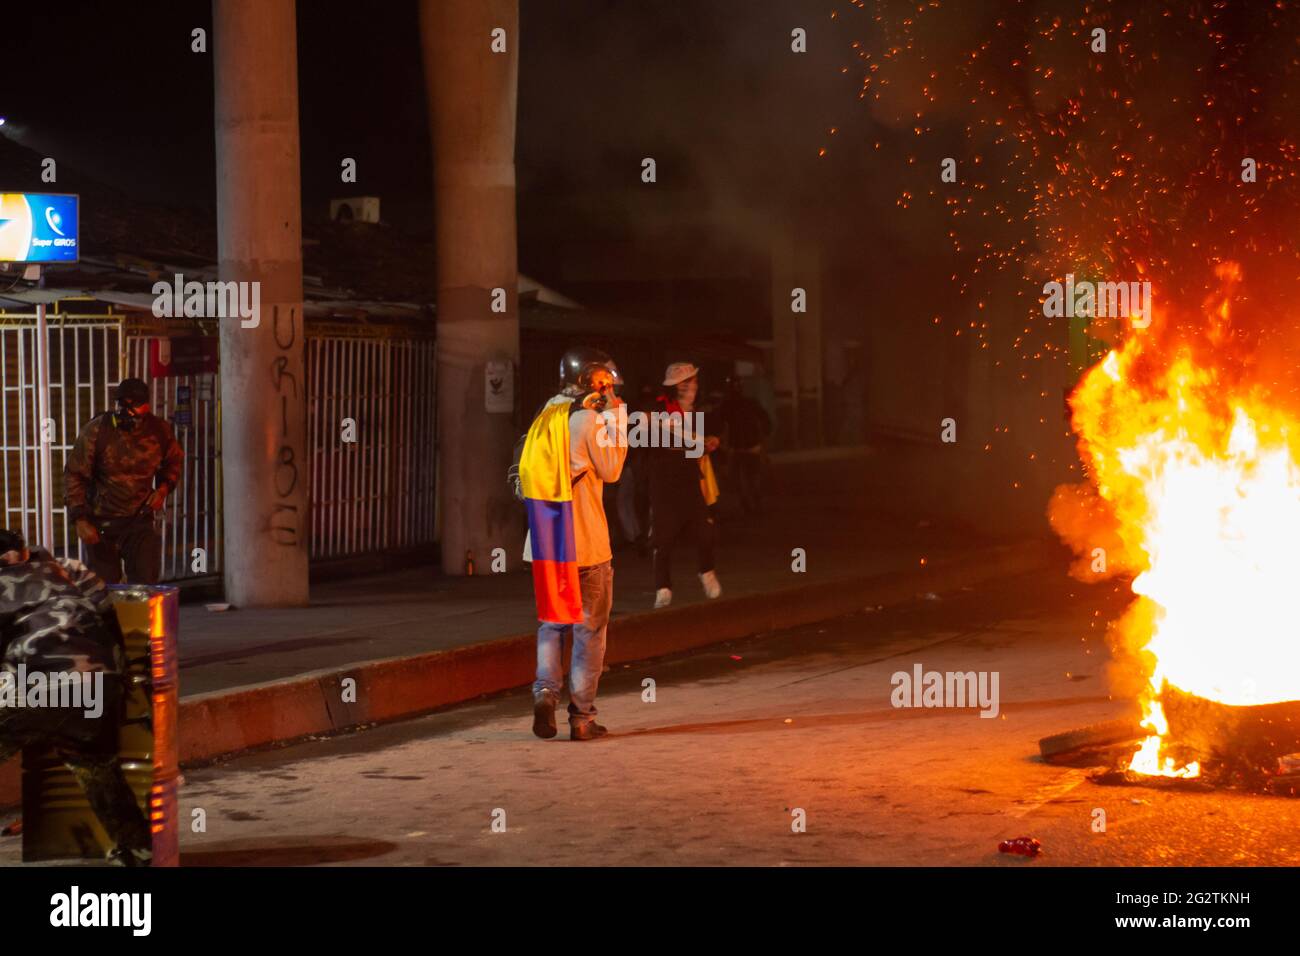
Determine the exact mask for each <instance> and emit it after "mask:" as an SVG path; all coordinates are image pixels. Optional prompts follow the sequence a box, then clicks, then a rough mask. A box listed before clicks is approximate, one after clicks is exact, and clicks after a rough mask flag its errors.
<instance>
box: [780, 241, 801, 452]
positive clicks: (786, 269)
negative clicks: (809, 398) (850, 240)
mask: <svg viewBox="0 0 1300 956" xmlns="http://www.w3.org/2000/svg"><path fill="white" fill-rule="evenodd" d="M771 248H772V258H771V273H772V391H773V394H774V397H775V400H776V423H775V424H776V430H775V436H774V437H775V442H774V444H775V446H776V447H777V448H797V447H798V445H799V414H798V401H799V345H798V333H799V329H798V323H799V321H800V319H802V318H804V316H803V315H801V314H799V313H797V312H793V311H792V310H791V303H792V301H793V300H792V290H794V289H797V288H803V289H805V290H806V288H807V287H806V286H805V285H804V280H803V279H801V278H800V275H799V268H798V263H797V262H796V261H795V249H794V243H793V242H792V241H791V240H790V239H789V238H787V237H786V236H782V235H778V236H777V237H776V238H774V239H773V240H772V246H771Z"/></svg>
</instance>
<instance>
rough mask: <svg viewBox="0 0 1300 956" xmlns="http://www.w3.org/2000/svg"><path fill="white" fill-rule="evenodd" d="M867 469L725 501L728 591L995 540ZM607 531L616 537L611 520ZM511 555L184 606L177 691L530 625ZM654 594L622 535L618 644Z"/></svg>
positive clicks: (685, 572) (836, 576)
mask: <svg viewBox="0 0 1300 956" xmlns="http://www.w3.org/2000/svg"><path fill="white" fill-rule="evenodd" d="M871 467H872V462H871V460H870V458H869V457H868V456H864V455H862V454H861V453H858V454H852V455H844V454H842V455H840V456H838V457H836V458H833V459H831V460H830V461H829V462H825V461H823V462H817V463H813V464H809V463H808V462H806V461H804V460H803V459H802V458H800V457H798V456H797V454H796V456H795V458H794V460H793V461H792V462H789V463H786V464H778V465H776V466H774V468H773V479H772V489H771V490H772V494H771V495H770V496H769V498H770V499H771V505H770V507H769V510H768V511H767V512H766V513H765V514H764V515H762V516H761V517H760V518H758V519H751V518H747V517H745V516H742V515H740V514H738V513H736V512H735V511H732V510H730V509H725V510H724V511H723V516H722V518H721V521H720V528H719V534H718V538H719V543H718V549H717V566H718V576H719V579H720V580H721V581H722V587H723V597H724V598H735V597H744V596H747V595H754V594H760V593H763V594H765V593H770V592H772V591H775V590H779V589H784V588H791V587H799V586H807V585H816V584H823V583H825V582H828V581H834V580H843V579H849V578H861V577H864V576H869V575H875V574H884V573H886V572H897V571H909V570H915V571H918V572H919V571H921V570H923V564H922V562H923V561H924V562H925V566H933V565H936V564H939V563H942V562H943V561H945V560H948V559H951V558H953V557H955V556H957V555H959V554H963V553H970V552H972V551H975V550H978V549H980V548H985V547H990V546H993V545H995V544H997V543H998V542H997V541H995V540H994V539H990V538H987V537H980V536H975V535H972V534H969V533H958V532H956V531H955V530H953V529H951V528H940V527H935V526H929V525H926V524H924V523H923V522H919V521H918V519H917V518H915V517H911V518H906V517H899V516H896V515H890V514H888V513H887V511H886V510H885V509H884V508H883V507H882V504H887V503H885V502H879V501H874V502H873V501H872V500H871V498H870V496H869V495H868V494H867V493H866V492H865V489H866V488H867V487H868V485H869V484H870V482H869V479H868V477H867V474H866V473H867V472H868V471H869V470H871ZM810 477H812V478H815V481H810V480H809V479H810ZM796 493H797V494H798V496H799V497H798V498H797V499H795V498H793V495H795V494H796ZM723 504H724V505H725V504H727V502H726V501H725V499H724V501H723ZM611 518H613V515H611ZM611 533H612V534H615V535H616V532H615V531H614V529H613V528H611ZM794 548H803V549H804V551H805V554H806V559H807V560H806V566H807V570H806V571H805V572H803V573H795V572H794V571H792V570H791V564H792V561H793V558H792V557H791V552H792V550H793V549H794ZM507 561H508V565H507V568H508V570H507V572H506V573H504V574H492V573H490V568H489V564H490V562H489V561H488V560H487V559H486V557H480V558H479V568H480V573H479V574H478V575H476V576H474V577H462V576H458V577H448V576H444V575H442V574H441V573H440V572H439V571H438V570H437V569H436V568H432V567H412V568H410V569H408V570H404V571H398V572H395V573H388V574H370V575H366V576H364V577H357V578H352V579H342V580H337V579H336V580H332V581H329V582H326V583H322V584H319V585H313V587H312V600H311V605H310V606H309V607H306V608H292V609H282V610H238V609H236V610H231V611H227V612H211V611H208V610H207V609H206V607H205V606H204V605H203V604H202V603H196V604H186V605H183V606H182V608H181V620H180V639H179V644H180V666H181V694H182V696H183V697H190V696H193V695H195V694H202V693H210V692H213V691H220V690H226V689H229V688H234V687H240V686H246V685H249V684H259V683H263V682H266V681H273V680H282V679H284V678H288V677H294V676H298V675H301V674H305V673H308V672H312V671H317V670H321V669H335V668H341V667H344V666H346V665H349V664H354V663H357V662H362V661H369V660H376V659H381V658H391V657H404V656H408V655H412V654H423V653H427V652H430V651H444V650H450V649H452V648H456V647H463V646H466V645H470V644H475V643H478V642H481V641H486V640H492V639H494V638H498V637H503V636H506V635H518V634H523V633H526V632H532V631H533V630H534V629H535V628H536V619H535V617H534V610H533V595H532V579H531V577H530V575H529V572H528V565H526V564H524V563H523V561H522V560H521V558H520V556H519V555H518V554H510V555H507ZM695 572H696V566H695V554H694V551H693V548H692V547H691V545H690V543H689V541H688V542H686V543H685V545H684V546H679V549H678V550H677V551H675V553H674V561H673V584H674V588H673V607H674V608H677V607H681V606H683V605H695V604H699V603H701V602H703V601H704V596H703V593H702V591H701V588H700V583H699V579H698V578H697V577H696V574H695ZM918 587H919V585H918ZM922 590H923V588H922ZM654 593H655V592H654V585H653V581H652V574H651V562H650V559H649V557H641V556H640V555H638V554H637V553H636V550H635V549H633V548H631V547H628V546H622V547H620V546H618V545H617V544H616V546H615V554H614V612H613V619H612V623H611V628H612V631H611V640H617V634H618V630H619V628H618V621H619V619H620V618H624V617H626V616H628V615H632V614H643V613H645V612H648V611H650V610H651V609H652V606H653V604H654Z"/></svg>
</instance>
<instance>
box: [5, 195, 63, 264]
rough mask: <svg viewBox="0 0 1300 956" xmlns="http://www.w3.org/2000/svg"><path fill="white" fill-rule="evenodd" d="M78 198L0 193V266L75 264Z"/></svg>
mask: <svg viewBox="0 0 1300 956" xmlns="http://www.w3.org/2000/svg"><path fill="white" fill-rule="evenodd" d="M78 206H79V204H78V197H77V196H70V195H64V194H61V193H0V262H76V261H77V260H78V259H79V258H80V243H79V241H78V226H79V225H80V215H79V208H78Z"/></svg>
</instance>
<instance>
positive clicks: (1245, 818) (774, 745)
mask: <svg viewBox="0 0 1300 956" xmlns="http://www.w3.org/2000/svg"><path fill="white" fill-rule="evenodd" d="M1123 603H1124V599H1123V595H1122V594H1120V593H1118V592H1116V591H1115V590H1114V589H1112V588H1109V587H1106V588H1102V587H1092V588H1087V587H1083V586H1081V585H1078V584H1076V583H1074V582H1071V581H1069V580H1068V579H1065V578H1064V577H1063V576H1062V575H1060V574H1057V573H1052V574H1047V573H1043V574H1036V575H1032V576H1026V577H1022V578H1016V579H1011V580H1007V581H1004V582H1001V583H1000V584H998V585H997V586H995V587H985V588H982V589H981V590H980V591H979V592H974V591H970V592H965V593H961V594H957V595H950V596H947V597H945V598H942V599H938V600H935V599H920V600H918V601H916V602H915V603H913V604H911V605H908V606H905V607H901V608H896V609H891V610H884V611H871V612H865V613H862V614H858V615H855V616H853V617H849V618H844V619H841V620H837V621H833V622H827V623H825V624H822V625H818V626H813V627H807V628H799V629H796V630H791V631H785V632H781V633H777V634H772V635H767V636H762V637H758V638H753V639H750V640H747V641H743V642H736V643H733V644H730V645H723V646H719V647H717V648H710V649H707V650H705V651H701V652H698V653H694V654H690V655H687V656H683V657H679V658H675V659H671V660H661V661H653V662H648V663H645V664H639V665H631V666H629V667H620V668H618V670H617V671H615V672H613V673H610V674H607V675H606V678H605V680H604V683H603V685H602V693H601V698H600V701H599V703H600V708H601V713H600V716H601V720H602V721H603V722H604V723H606V724H607V725H608V726H609V727H610V729H611V730H612V731H613V735H612V736H610V737H609V738H607V739H605V740H601V741H597V742H594V743H585V744H577V743H572V742H569V741H568V740H567V739H565V738H566V732H565V729H564V728H563V727H562V730H561V735H560V736H559V737H557V738H556V739H555V740H553V741H541V740H537V739H536V738H534V737H533V736H532V734H531V732H530V714H529V698H528V696H527V695H525V694H523V693H513V694H510V695H506V696H503V697H498V698H494V699H491V700H487V701H484V702H481V703H477V704H473V705H467V706H463V707H459V708H456V709H454V710H451V711H448V712H444V713H440V714H436V715H432V716H429V717H425V718H421V719H417V720H411V721H406V722H403V723H400V724H392V725H387V726H383V727H376V728H371V729H369V730H365V731H361V732H358V733H355V734H350V735H347V736H344V737H336V738H333V739H328V740H318V741H310V742H306V743H302V744H297V745H294V746H290V747H285V748H282V749H277V750H273V751H268V752H264V753H259V754H252V755H246V756H243V757H239V758H236V759H233V760H230V761H227V762H225V763H222V764H220V765H216V766H211V767H207V768H203V769H199V770H191V771H188V772H187V773H186V781H185V786H184V788H183V790H182V797H181V799H182V824H183V826H188V825H189V824H191V822H192V821H193V820H194V819H195V814H194V811H196V810H201V811H202V816H203V818H204V822H205V825H206V830H205V832H201V833H194V832H183V835H182V856H183V862H184V863H186V864H188V865H297V864H346V863H356V864H367V865H415V866H419V865H432V866H456V865H511V864H522V865H547V864H597V865H625V864H626V865H664V864H671V865H697V864H705V865H717V864H723V865H730V864H749V865H771V866H777V865H799V866H807V865H821V864H836V865H845V864H848V865H860V864H866V865H892V864H913V865H916V864H919V865H971V864H993V865H1006V866H1052V865H1094V864H1108V865H1126V866H1127V865H1134V866H1141V865H1166V864H1175V865H1241V864H1251V865H1294V864H1296V863H1297V862H1300V849H1298V848H1297V847H1296V845H1295V843H1294V841H1293V839H1292V836H1293V834H1294V833H1295V832H1296V829H1297V824H1300V801H1296V800H1288V799H1284V798H1277V797H1267V796H1257V795H1252V794H1245V793H1230V792H1220V793H1186V792H1170V791H1168V790H1162V789H1152V788H1146V787H1108V786H1102V785H1099V784H1096V783H1093V782H1092V781H1091V780H1089V779H1088V771H1087V770H1086V769H1073V768H1065V767H1055V766H1050V765H1047V764H1044V763H1043V762H1042V761H1041V760H1040V759H1039V758H1038V747H1037V741H1038V739H1039V738H1040V737H1043V736H1046V735H1048V734H1052V733H1056V732H1059V731H1064V730H1068V729H1071V728H1074V727H1078V726H1081V725H1084V724H1088V723H1093V722H1096V721H1100V720H1106V719H1110V718H1112V717H1116V716H1120V715H1121V714H1122V713H1123V711H1124V706H1123V704H1122V703H1121V702H1116V701H1111V700H1109V699H1108V697H1107V688H1106V682H1105V676H1104V668H1105V664H1106V652H1105V643H1104V639H1103V631H1104V626H1105V621H1107V620H1109V619H1110V618H1112V617H1113V616H1115V615H1116V614H1117V613H1118V611H1119V610H1120V609H1121V608H1122V606H1123ZM916 664H920V665H921V666H922V668H923V669H924V670H926V671H930V670H937V671H971V670H973V671H977V672H978V671H983V672H994V671H996V672H997V673H998V674H999V685H998V689H999V698H1000V700H999V713H998V716H997V717H996V718H992V719H989V718H982V717H980V716H979V712H978V710H975V709H953V708H895V707H893V706H891V701H890V698H891V693H892V692H893V690H894V686H893V683H892V682H891V677H892V675H894V674H895V673H896V672H906V673H909V674H910V673H911V672H912V671H913V667H914V665H916ZM646 678H651V679H653V681H654V682H655V700H654V701H653V702H648V701H646V700H644V699H643V695H644V690H643V681H644V679H646ZM1097 809H1100V810H1102V811H1104V813H1105V831H1104V832H1097V831H1096V830H1095V829H1094V821H1095V820H1096V819H1097V817H1096V814H1095V811H1096V810H1097ZM797 811H803V813H802V815H800V814H798V813H797ZM800 818H801V819H802V820H803V821H804V823H805V825H806V826H805V829H804V830H803V832H795V831H796V829H797V827H796V826H795V825H794V824H795V823H796V821H797V820H798V819H800ZM494 820H495V821H496V822H497V825H496V826H495V827H494V825H493V824H494ZM502 822H504V827H502V826H501V823H502ZM1020 835H1029V836H1033V837H1036V838H1038V839H1039V840H1040V841H1041V842H1042V844H1043V853H1042V855H1041V856H1040V857H1039V858H1038V859H1036V860H1033V861H1025V860H1023V859H1020V858H1014V857H1008V856H1005V855H1002V854H999V853H998V851H997V844H998V842H999V841H1000V840H1003V839H1006V838H1008V837H1015V836H1020ZM18 842H19V841H18V840H16V839H12V840H11V839H6V840H3V841H0V862H6V863H12V862H16V861H17V858H18Z"/></svg>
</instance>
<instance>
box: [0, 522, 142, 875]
mask: <svg viewBox="0 0 1300 956" xmlns="http://www.w3.org/2000/svg"><path fill="white" fill-rule="evenodd" d="M109 612H110V604H109V597H108V588H106V587H105V586H104V582H103V581H102V580H101V579H100V578H99V577H97V576H96V575H95V574H93V573H92V572H91V571H90V570H89V569H87V568H86V566H85V565H83V564H82V563H81V562H79V561H72V560H56V559H55V558H53V557H52V556H51V555H50V554H49V553H48V552H47V551H44V550H42V549H40V548H36V549H28V547H27V545H26V543H25V542H24V541H23V538H22V535H20V534H18V533H17V532H15V531H0V763H3V762H4V761H5V760H7V759H9V757H11V756H13V754H15V753H17V752H18V751H19V750H21V749H22V748H24V747H50V748H54V749H55V750H57V752H58V753H59V755H60V757H61V758H62V759H63V762H64V763H65V764H66V765H67V767H68V769H69V770H70V771H72V775H73V776H74V777H75V778H76V779H77V782H78V783H79V784H80V785H81V788H82V789H83V790H84V791H85V793H86V799H87V801H88V802H89V803H90V807H91V809H92V810H94V811H95V814H96V816H98V817H99V821H100V823H101V824H103V826H104V831H105V832H106V833H107V834H108V836H109V838H110V839H111V840H112V841H113V843H114V847H113V850H112V851H110V858H112V859H114V860H115V861H117V862H120V863H123V864H126V865H135V864H139V863H143V862H145V861H147V860H148V859H149V857H150V855H151V854H150V851H149V848H150V836H149V828H148V825H147V824H146V822H145V818H144V814H143V813H142V812H141V810H140V806H139V804H138V803H136V799H135V794H134V793H132V791H131V787H130V785H129V784H128V783H127V781H126V777H125V776H124V775H123V773H122V767H121V764H120V763H119V762H118V756H117V750H118V747H117V744H118V731H119V730H120V728H121V724H122V716H123V706H122V704H123V694H124V692H125V687H124V681H125V678H124V676H123V670H124V666H123V665H124V652H123V649H122V643H121V638H120V635H119V632H118V631H117V630H116V628H115V627H112V626H110V623H109V621H110V619H109V618H108V617H107V616H106V615H107V614H108V613H109ZM33 675H39V676H38V677H37V679H38V680H40V681H42V682H43V683H44V684H45V685H46V686H48V687H50V688H54V687H55V686H57V684H58V682H59V681H60V680H62V681H65V682H67V683H70V682H71V680H72V679H74V678H75V679H78V680H80V681H83V682H90V681H92V680H95V681H97V683H98V686H99V692H98V693H97V694H96V695H95V696H94V698H93V701H92V698H91V696H90V695H89V693H87V695H85V699H84V700H81V701H79V702H77V703H75V704H70V703H69V701H68V700H67V699H66V697H65V699H63V700H59V699H58V697H57V695H56V694H55V693H54V692H53V691H51V692H49V693H48V694H47V695H46V696H44V697H42V698H35V697H27V696H26V688H27V686H28V684H29V683H30V682H31V681H32V680H33ZM82 686H83V687H84V686H86V683H83V685H82ZM65 687H66V684H65ZM20 688H21V689H20ZM20 695H21V696H20ZM35 701H39V702H35Z"/></svg>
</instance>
